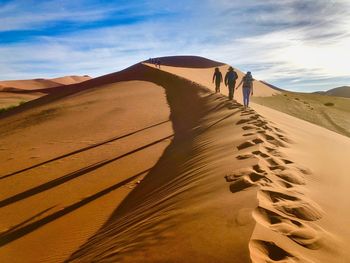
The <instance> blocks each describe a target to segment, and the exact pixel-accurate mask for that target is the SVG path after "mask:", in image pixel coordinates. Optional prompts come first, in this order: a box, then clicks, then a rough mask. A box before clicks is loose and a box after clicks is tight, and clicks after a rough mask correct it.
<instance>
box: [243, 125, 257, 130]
mask: <svg viewBox="0 0 350 263" xmlns="http://www.w3.org/2000/svg"><path fill="white" fill-rule="evenodd" d="M242 129H243V130H245V131H248V130H254V129H256V128H255V127H254V126H251V125H247V126H243V127H242Z"/></svg>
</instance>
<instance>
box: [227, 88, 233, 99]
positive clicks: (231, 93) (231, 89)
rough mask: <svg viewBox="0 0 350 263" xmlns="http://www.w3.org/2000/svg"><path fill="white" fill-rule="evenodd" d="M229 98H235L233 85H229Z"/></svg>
mask: <svg viewBox="0 0 350 263" xmlns="http://www.w3.org/2000/svg"><path fill="white" fill-rule="evenodd" d="M228 98H229V99H230V100H232V99H233V87H232V86H231V85H229V86H228Z"/></svg>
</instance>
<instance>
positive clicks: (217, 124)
mask: <svg viewBox="0 0 350 263" xmlns="http://www.w3.org/2000/svg"><path fill="white" fill-rule="evenodd" d="M163 63H164V64H163ZM162 64H163V65H162V66H161V69H157V68H155V67H154V66H153V65H150V64H148V63H140V64H136V65H134V66H131V67H130V68H128V69H125V70H123V71H121V72H117V73H113V74H109V75H106V76H102V77H99V78H95V79H92V80H88V81H86V82H83V83H80V84H72V85H67V86H63V87H60V89H53V90H52V93H51V94H49V95H47V96H45V97H42V98H39V99H37V100H34V101H31V102H28V103H26V104H25V105H22V106H19V107H18V108H17V109H15V110H12V111H10V112H8V113H7V114H5V115H3V116H2V117H0V124H1V125H0V134H1V138H0V146H1V148H0V159H1V160H5V161H4V162H3V163H2V166H1V168H0V187H1V189H4V190H3V191H1V193H0V209H1V213H0V232H1V233H0V244H1V245H0V261H1V262H63V261H65V262H237V263H241V262H315V263H316V262H320V263H321V262H348V261H349V259H350V255H349V254H348V252H347V244H348V243H349V241H350V240H349V238H350V235H349V233H348V232H349V231H347V230H346V223H347V222H348V221H349V213H348V212H347V210H346V208H347V207H348V206H349V203H348V201H346V200H348V198H347V194H346V193H347V189H348V188H349V186H350V185H349V182H350V180H348V179H347V176H346V174H347V170H348V169H347V168H346V165H345V164H346V158H347V156H349V153H348V152H347V151H348V149H350V147H347V146H348V145H349V146H350V139H349V138H347V137H344V136H341V135H338V134H335V133H333V132H331V131H328V130H325V129H323V128H320V127H318V126H315V125H312V124H310V123H307V122H305V121H302V120H300V119H297V118H294V117H291V116H288V115H285V114H283V113H280V112H278V111H274V110H272V109H268V108H265V107H263V106H259V105H255V104H254V105H253V109H249V110H244V109H243V108H242V107H241V106H240V105H239V104H238V103H236V102H230V101H228V100H227V98H226V97H225V96H223V95H221V94H213V92H212V90H213V89H214V87H213V84H212V83H211V77H212V73H213V69H214V67H216V66H220V67H221V69H222V72H225V70H226V68H227V67H228V66H227V65H221V64H220V63H218V62H215V61H210V60H207V59H201V58H198V57H194V58H192V60H191V57H185V58H184V57H172V58H164V59H162ZM165 64H167V65H166V66H165ZM241 76H242V74H241V73H240V77H241ZM222 90H223V91H224V87H222ZM276 92H278V91H275V90H273V89H271V88H270V87H268V86H267V85H265V84H263V83H260V82H257V83H256V90H255V94H256V95H259V96H271V95H272V94H276ZM239 96H240V92H237V93H236V97H235V98H236V99H240V97H239ZM344 151H345V152H344ZM18 160H21V162H18ZM42 244H45V249H43V246H42Z"/></svg>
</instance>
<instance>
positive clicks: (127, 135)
mask: <svg viewBox="0 0 350 263" xmlns="http://www.w3.org/2000/svg"><path fill="white" fill-rule="evenodd" d="M169 121H170V120H166V121H162V122H159V123H157V124H153V125H150V126H147V127H145V128H142V129H140V130H137V131H133V132H130V133H128V134H124V135H121V136H118V137H113V138H111V139H108V140H105V141H102V142H99V143H96V144H93V145H90V146H87V147H84V148H81V149H78V150H75V151H72V152H69V153H66V154H63V155H60V156H58V157H55V158H52V159H50V160H47V161H44V162H41V163H38V164H35V165H32V166H29V167H27V168H23V169H21V170H18V171H15V172H12V173H9V174H6V175H3V176H1V177H0V179H5V178H7V177H10V176H13V175H16V174H19V173H22V172H26V171H28V170H31V169H34V168H37V167H39V166H42V165H44V164H48V163H51V162H54V161H57V160H60V159H63V158H66V157H69V156H71V155H74V154H77V153H81V152H84V151H87V150H90V149H93V148H96V147H98V146H101V145H104V144H106V143H109V142H114V141H117V140H120V139H123V138H126V137H129V136H131V135H134V134H136V133H139V132H142V131H145V130H148V129H151V128H154V127H156V126H159V125H162V124H164V123H167V122H169Z"/></svg>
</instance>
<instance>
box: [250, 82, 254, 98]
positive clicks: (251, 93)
mask: <svg viewBox="0 0 350 263" xmlns="http://www.w3.org/2000/svg"><path fill="white" fill-rule="evenodd" d="M253 86H254V79H253V81H252V87H251V92H250V95H251V96H253Z"/></svg>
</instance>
